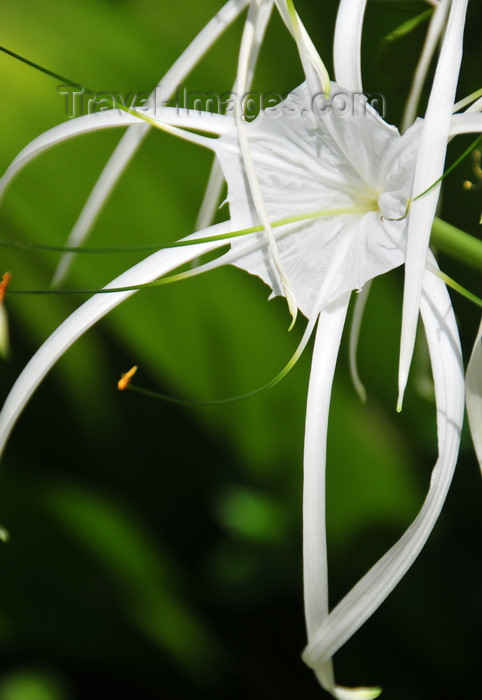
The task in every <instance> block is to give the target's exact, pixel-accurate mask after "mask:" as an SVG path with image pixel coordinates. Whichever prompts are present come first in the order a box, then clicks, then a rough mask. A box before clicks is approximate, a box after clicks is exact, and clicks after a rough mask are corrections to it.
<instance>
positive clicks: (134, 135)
mask: <svg viewBox="0 0 482 700" xmlns="http://www.w3.org/2000/svg"><path fill="white" fill-rule="evenodd" d="M248 3H249V0H229V2H227V3H226V5H224V6H223V7H222V8H221V9H220V10H219V12H218V13H216V14H215V15H214V17H213V18H212V19H211V20H210V21H209V22H208V23H207V24H206V26H205V27H203V29H202V30H201V31H200V32H199V34H198V35H197V36H196V37H195V39H194V40H193V41H192V42H191V43H190V44H189V46H188V47H187V48H186V49H185V51H183V53H182V54H181V55H180V56H179V58H178V59H177V60H176V61H175V62H174V63H173V65H172V66H171V68H170V69H169V70H168V71H167V73H166V74H165V76H164V77H163V78H162V80H161V81H160V82H159V83H158V85H157V86H156V88H155V90H154V92H153V93H152V95H151V98H152V100H154V101H155V102H156V104H157V107H161V106H162V104H161V103H162V102H163V101H164V102H166V101H167V100H169V99H170V98H171V97H172V95H173V93H174V92H175V91H176V89H177V88H178V86H179V85H180V84H181V83H182V82H183V81H184V80H185V78H186V77H187V76H188V75H189V73H190V72H191V71H192V70H193V68H194V67H195V66H196V64H197V63H198V62H199V61H200V60H201V58H202V57H203V56H204V54H205V53H206V52H207V51H208V50H209V49H210V48H211V46H212V45H213V44H214V43H215V42H216V41H217V39H218V38H219V36H220V35H221V34H222V33H223V32H224V31H225V30H226V29H227V28H228V27H229V25H230V24H231V23H232V22H234V20H235V19H236V18H237V17H238V15H239V14H240V13H241V12H242V11H243V10H244V8H245V7H246V6H247V5H248ZM149 129H150V126H149V124H147V123H145V122H144V123H142V124H139V125H134V126H131V127H129V128H128V130H127V132H126V133H125V134H124V135H123V137H122V139H121V140H120V142H119V144H118V145H117V146H116V149H115V150H114V152H113V154H112V155H111V157H110V159H109V160H108V162H107V164H106V165H105V167H104V169H103V171H102V173H101V174H100V176H99V179H98V180H97V182H96V184H95V186H94V188H93V190H92V192H91V193H90V195H89V197H88V199H87V201H86V203H85V205H84V207H83V209H82V211H81V213H80V215H79V218H78V219H77V221H76V222H75V225H74V227H73V229H72V231H71V233H70V235H69V238H68V240H67V246H69V247H75V246H79V245H81V244H82V242H83V241H84V240H85V238H86V237H87V235H88V233H89V231H90V229H91V228H92V226H93V225H94V223H95V221H96V219H97V217H98V215H99V213H100V210H101V209H102V207H103V205H104V202H105V201H106V200H107V198H108V197H109V196H110V193H111V192H112V190H113V189H114V187H115V185H116V183H117V181H118V180H119V178H120V176H121V175H122V173H123V172H124V170H125V168H126V167H127V165H128V164H129V162H130V160H131V158H132V157H133V156H134V154H135V153H136V151H137V149H138V148H139V146H140V144H141V143H142V141H143V140H144V138H145V137H146V136H147V133H148V132H149ZM196 228H201V226H199V227H196ZM72 257H73V254H72V253H66V254H65V255H64V256H62V258H61V260H60V262H59V265H58V267H57V270H56V272H55V275H54V279H53V285H54V286H57V285H59V284H60V282H61V281H62V279H64V278H65V275H66V273H67V270H68V268H69V265H70V262H71V260H72Z"/></svg>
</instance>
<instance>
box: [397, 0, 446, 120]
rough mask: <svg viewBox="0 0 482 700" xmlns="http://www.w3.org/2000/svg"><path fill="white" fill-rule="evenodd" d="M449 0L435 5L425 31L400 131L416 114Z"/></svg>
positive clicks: (443, 23) (443, 0)
mask: <svg viewBox="0 0 482 700" xmlns="http://www.w3.org/2000/svg"><path fill="white" fill-rule="evenodd" d="M450 2H451V0H442V1H441V2H440V3H439V4H438V5H437V7H436V9H435V11H434V13H433V15H432V18H431V20H430V24H429V27H428V31H427V36H426V38H425V43H424V45H423V49H422V53H421V55H420V58H419V61H418V64H417V68H416V69H415V73H414V76H413V81H412V85H411V88H410V93H409V95H408V100H407V104H406V106H405V110H404V114H403V119H402V126H401V129H400V130H401V132H402V133H403V132H404V131H406V130H407V129H408V127H409V126H410V125H411V124H412V123H413V122H414V121H415V117H416V116H417V107H418V103H419V100H420V95H421V92H422V88H423V86H424V84H425V80H426V78H427V73H428V70H429V68H430V64H431V62H432V58H433V55H434V53H435V49H436V48H437V44H438V42H439V39H440V35H441V34H442V31H443V28H444V25H445V21H446V19H447V14H448V11H449V8H450Z"/></svg>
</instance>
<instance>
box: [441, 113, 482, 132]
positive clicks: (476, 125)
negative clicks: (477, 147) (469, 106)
mask: <svg viewBox="0 0 482 700" xmlns="http://www.w3.org/2000/svg"><path fill="white" fill-rule="evenodd" d="M481 131H482V114H480V113H475V114H469V113H467V112H465V114H456V115H454V116H453V117H452V121H451V123H450V131H449V134H450V136H457V135H458V134H473V133H479V132H481Z"/></svg>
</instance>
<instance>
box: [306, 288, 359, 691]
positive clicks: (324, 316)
mask: <svg viewBox="0 0 482 700" xmlns="http://www.w3.org/2000/svg"><path fill="white" fill-rule="evenodd" d="M348 301H349V294H345V295H343V296H342V297H340V299H339V300H337V301H336V302H333V303H332V304H330V305H329V306H328V307H326V309H325V310H324V311H323V312H322V313H321V315H320V319H319V321H318V329H317V331H316V341H315V346H314V350H313V359H312V363H311V374H310V383H309V389H308V402H307V407H306V422H305V448H304V478H303V572H304V573H303V582H304V600H305V617H306V628H307V633H308V642H310V641H311V640H312V639H313V637H314V635H315V634H316V632H317V631H318V628H319V627H320V626H321V625H322V624H323V622H324V621H325V620H326V618H327V617H328V564H327V552H326V523H325V466H326V435H327V429H328V414H329V407H330V397H331V386H332V383H333V374H334V372H335V366H336V360H337V357H338V350H339V347H340V340H341V335H342V332H343V326H344V324H345V318H346V312H347V309H348ZM314 670H315V672H316V675H317V677H318V680H319V681H320V683H321V685H322V686H323V687H324V688H325V690H328V691H329V692H332V691H333V689H334V687H335V681H334V675H333V667H332V663H331V659H328V660H327V661H326V662H324V663H323V664H320V665H319V666H317V667H316V668H315V669H314Z"/></svg>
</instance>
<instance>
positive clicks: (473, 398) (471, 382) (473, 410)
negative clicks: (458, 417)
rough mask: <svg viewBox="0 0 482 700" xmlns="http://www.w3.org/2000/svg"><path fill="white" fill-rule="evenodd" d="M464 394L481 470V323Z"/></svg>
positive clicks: (469, 365) (468, 368) (468, 369)
mask: <svg viewBox="0 0 482 700" xmlns="http://www.w3.org/2000/svg"><path fill="white" fill-rule="evenodd" d="M465 392H466V402H467V416H468V419H469V425H470V431H471V433H472V441H473V443H474V447H475V454H476V455H477V459H478V460H479V465H480V468H481V469H482V321H481V323H480V326H479V330H478V331H477V337H476V339H475V343H474V348H473V350H472V355H471V357H470V361H469V364H468V367H467V374H466V387H465Z"/></svg>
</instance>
